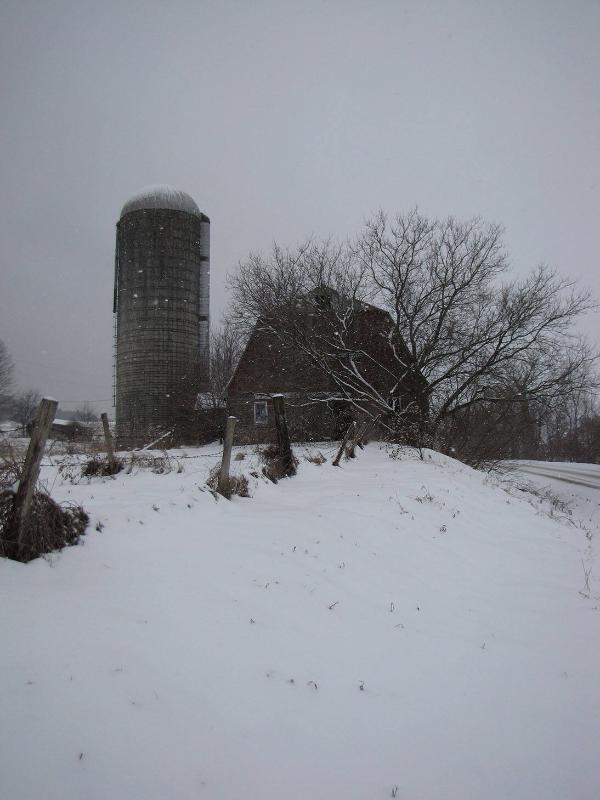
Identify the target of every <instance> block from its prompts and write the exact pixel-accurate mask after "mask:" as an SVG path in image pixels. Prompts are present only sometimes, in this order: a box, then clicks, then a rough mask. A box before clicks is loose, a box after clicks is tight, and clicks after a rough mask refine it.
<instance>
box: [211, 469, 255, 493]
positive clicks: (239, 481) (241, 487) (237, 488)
mask: <svg viewBox="0 0 600 800" xmlns="http://www.w3.org/2000/svg"><path fill="white" fill-rule="evenodd" d="M220 471H221V465H220V464H216V465H215V466H214V467H213V468H212V469H211V471H210V472H209V474H208V478H207V481H206V485H207V486H208V487H209V488H210V489H211V490H212V491H213V492H215V493H216V491H217V487H218V485H219V472H220ZM234 495H236V496H237V497H250V485H249V483H248V478H247V477H246V476H245V475H230V476H229V494H228V497H233V496H234Z"/></svg>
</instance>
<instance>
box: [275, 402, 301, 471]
mask: <svg viewBox="0 0 600 800" xmlns="http://www.w3.org/2000/svg"><path fill="white" fill-rule="evenodd" d="M273 411H274V413H275V428H276V429H277V446H278V448H279V458H280V459H281V466H282V470H283V473H284V474H285V475H288V476H289V475H295V474H296V465H295V463H294V455H293V453H292V446H291V444H290V435H289V433H288V427H287V421H286V418H285V402H284V399H283V395H282V394H274V395H273Z"/></svg>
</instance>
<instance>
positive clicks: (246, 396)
mask: <svg viewBox="0 0 600 800" xmlns="http://www.w3.org/2000/svg"><path fill="white" fill-rule="evenodd" d="M353 318H354V334H353V336H354V343H355V345H356V349H357V351H360V352H362V353H363V354H364V362H365V363H364V365H363V370H364V374H365V375H366V377H367V378H368V380H369V382H370V383H372V384H373V385H374V386H377V387H378V390H379V391H380V392H381V393H382V394H383V395H387V396H388V397H389V407H390V414H393V411H392V409H393V410H397V409H398V408H399V407H400V408H405V407H407V406H409V405H410V404H411V403H412V401H413V400H414V398H415V396H416V393H417V391H418V390H419V389H420V390H422V387H423V382H424V381H423V378H422V376H421V375H420V374H419V375H418V376H417V383H418V386H417V385H416V384H415V380H414V379H412V380H408V379H406V380H404V381H403V382H401V383H400V384H399V383H398V381H397V380H396V377H395V375H396V372H397V369H396V365H395V364H394V363H392V362H393V348H392V347H390V330H391V329H392V328H393V325H392V321H391V318H390V316H389V314H388V313H387V312H386V311H384V310H382V309H380V308H377V307H376V306H373V305H370V304H368V303H360V305H359V307H358V308H357V309H355V311H354V314H353ZM284 342H285V340H284V338H282V337H279V336H278V335H277V334H276V333H275V332H274V331H273V329H272V326H270V325H269V324H264V322H263V321H261V320H259V321H258V322H257V324H256V325H255V327H254V329H253V330H252V332H251V334H250V336H249V339H248V342H247V345H246V348H245V350H244V352H243V354H242V357H241V359H240V361H239V363H238V365H237V367H236V369H235V371H234V373H233V375H232V377H231V380H230V381H229V384H228V386H227V393H226V405H227V412H228V413H229V414H230V415H233V416H235V417H236V418H237V420H238V422H237V424H236V441H240V442H244V443H261V442H269V441H273V440H274V439H275V420H274V415H273V403H272V397H273V395H275V394H282V395H283V396H284V398H285V404H286V415H287V422H288V427H289V430H290V436H291V438H292V440H294V441H307V442H308V441H325V440H332V439H339V438H340V437H341V436H342V435H343V433H344V431H345V430H346V429H347V428H348V425H349V424H350V422H351V421H352V420H360V419H361V418H364V416H365V411H364V410H362V411H361V408H359V407H358V404H356V403H353V402H352V398H351V397H348V396H343V393H340V391H339V387H338V386H337V385H336V382H335V380H334V379H333V377H332V375H331V373H330V372H329V371H328V370H327V369H322V368H319V367H317V366H316V365H315V363H314V360H313V359H311V358H310V357H307V356H306V355H304V354H303V353H301V352H299V350H298V348H296V347H294V346H293V345H288V344H286V343H284ZM398 344H399V343H398V342H397V343H396V350H397V346H398ZM400 344H402V343H400ZM402 346H403V345H402ZM360 405H361V406H362V409H365V410H367V411H369V412H370V413H372V414H373V415H375V413H379V411H378V410H376V409H375V408H372V409H371V408H368V405H369V404H368V403H366V404H365V403H364V402H363V403H362V404H360ZM384 416H385V415H384Z"/></svg>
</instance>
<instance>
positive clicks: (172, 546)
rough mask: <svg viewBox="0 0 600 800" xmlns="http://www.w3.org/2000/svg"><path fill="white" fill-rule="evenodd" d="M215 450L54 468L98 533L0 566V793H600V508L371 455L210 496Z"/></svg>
mask: <svg viewBox="0 0 600 800" xmlns="http://www.w3.org/2000/svg"><path fill="white" fill-rule="evenodd" d="M217 449H218V448H216V447H215V446H210V447H206V448H202V449H198V450H188V451H186V452H185V453H182V452H181V451H178V452H177V453H175V454H172V456H173V458H172V459H171V462H172V466H174V467H175V468H173V469H171V471H169V472H167V473H165V474H154V473H153V472H151V471H149V470H147V469H141V468H134V470H133V471H132V473H131V474H121V475H119V476H117V477H116V478H115V479H114V480H113V479H101V478H94V479H91V480H88V479H85V480H79V481H78V478H77V474H78V472H77V469H76V468H75V467H73V468H72V469H71V470H67V471H66V472H63V473H62V474H59V473H58V469H57V466H56V464H55V465H54V466H50V465H49V466H46V467H44V471H43V478H44V480H45V481H46V482H47V484H48V486H49V488H50V489H51V491H52V495H53V496H54V497H55V498H56V499H58V500H61V501H62V500H71V501H76V502H79V503H81V504H83V506H84V507H85V508H86V510H87V511H88V513H89V514H90V516H91V523H90V527H89V529H88V534H87V535H86V536H85V538H84V540H83V542H82V545H80V546H77V547H73V548H69V549H67V550H64V551H63V552H62V553H59V554H56V555H53V556H51V557H48V558H46V559H38V560H36V561H34V562H31V563H29V564H25V565H23V564H18V563H15V562H8V561H6V560H2V561H0V603H1V608H2V613H1V615H0V616H1V620H0V625H1V629H0V630H1V633H0V635H1V642H2V659H1V674H0V705H1V708H0V713H1V719H2V725H1V738H0V797H2V798H6V800H38V799H39V800H42V799H43V800H108V799H110V800H166V799H167V798H177V800H192V799H193V800H201V798H210V799H211V800H213V799H214V800H221V799H222V800H238V799H241V798H244V800H284V799H286V800H287V799H288V798H290V799H293V800H295V799H296V798H297V799H298V800H300V799H302V800H307V799H308V798H311V800H314V799H316V800H319V799H320V798H323V800H326V799H327V800H333V799H334V798H335V800H338V799H339V800H342V798H343V799H344V800H354V799H355V798H356V800H359V799H360V800H376V798H389V797H397V798H403V799H405V800H443V799H445V798H448V799H450V798H451V799H452V800H469V799H470V798H481V799H482V800H500V798H502V799H503V800H504V799H506V800H508V799H509V798H510V800H534V799H535V800H551V799H554V798H556V800H559V798H560V800H597V798H598V797H600V758H599V757H598V753H599V752H600V751H599V742H600V581H599V580H598V575H599V574H600V570H598V568H597V566H596V565H595V563H594V559H595V556H596V542H597V541H598V534H597V533H595V532H596V531H597V530H598V525H599V523H600V513H599V512H600V492H596V491H595V490H593V489H586V488H585V487H578V486H576V485H567V484H562V486H561V487H559V491H561V492H565V493H567V494H569V495H570V496H571V497H570V500H571V501H572V508H571V509H570V510H569V509H568V508H567V507H566V505H564V503H563V502H557V501H556V500H553V499H552V498H551V497H550V496H548V497H547V498H546V499H541V500H540V499H539V498H537V497H535V496H534V495H531V494H527V493H524V492H522V491H521V489H520V488H519V485H520V484H521V483H523V480H521V478H520V477H519V476H515V475H513V476H512V477H510V478H507V479H506V480H504V481H501V480H499V479H497V478H488V477H486V476H485V475H484V474H482V473H478V472H475V471H473V470H471V469H469V468H468V467H465V466H464V465H462V464H460V463H458V462H456V461H453V460H451V459H448V458H445V457H443V456H440V455H438V454H435V453H431V454H428V455H427V458H426V460H425V461H420V460H419V459H418V458H416V457H415V456H413V455H411V454H406V455H405V456H404V457H403V458H402V459H401V460H392V459H390V458H389V456H388V455H387V454H386V452H385V451H384V450H382V449H380V448H379V446H378V445H376V444H371V445H369V447H368V448H367V449H366V451H365V452H361V453H359V455H358V458H357V459H355V460H354V461H351V462H345V463H344V464H343V466H342V468H340V469H336V468H334V467H332V466H331V465H330V464H329V463H327V464H323V465H317V464H313V463H309V462H308V461H306V460H304V459H302V458H301V460H300V467H299V474H298V476H297V477H296V478H293V479H290V480H284V481H281V482H280V483H279V484H277V485H273V484H271V483H268V482H266V481H264V480H263V479H261V478H252V477H251V485H250V488H251V493H252V498H250V499H243V498H234V499H233V500H232V501H231V502H228V501H226V500H223V499H219V500H218V501H217V500H215V498H214V497H213V496H212V494H210V493H209V492H208V491H206V489H205V486H204V484H205V480H206V477H207V474H208V470H209V468H210V467H211V466H213V465H214V464H215V463H217V460H218V457H217ZM247 452H248V455H247V456H246V458H245V459H244V460H239V461H234V462H233V465H235V468H236V470H238V471H243V472H244V473H245V474H246V475H249V473H250V472H251V471H255V470H256V468H257V465H256V463H255V460H256V457H255V456H254V455H253V454H252V453H251V451H250V450H248V451H247ZM302 452H303V451H302V449H298V450H297V454H298V455H299V456H301V455H302ZM211 454H214V455H211ZM327 454H328V455H330V454H329V453H327ZM183 456H185V458H184V457H183ZM190 456H192V457H190ZM177 459H178V460H179V464H180V467H179V468H180V469H182V470H183V471H181V472H180V471H178V469H177V466H176V462H177ZM257 474H259V473H258V472H257ZM529 479H532V478H531V476H528V480H529ZM532 480H534V481H538V486H545V485H546V484H547V483H548V482H547V481H545V479H542V478H533V479H532ZM73 481H74V482H73ZM542 493H543V491H542ZM582 493H583V494H582ZM586 493H587V494H586ZM564 499H569V498H566V497H565V498H564ZM590 570H591V572H590Z"/></svg>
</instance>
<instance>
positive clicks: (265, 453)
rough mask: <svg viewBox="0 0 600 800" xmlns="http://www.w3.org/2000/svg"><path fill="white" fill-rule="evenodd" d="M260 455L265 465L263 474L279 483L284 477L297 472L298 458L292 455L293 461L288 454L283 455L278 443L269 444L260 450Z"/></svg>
mask: <svg viewBox="0 0 600 800" xmlns="http://www.w3.org/2000/svg"><path fill="white" fill-rule="evenodd" d="M259 456H260V459H261V461H262V462H263V464H264V466H263V468H262V472H263V475H264V476H265V477H267V478H268V479H269V480H270V481H272V482H273V483H277V481H280V480H281V479H282V478H290V477H292V475H295V474H296V467H297V466H298V459H297V458H296V456H294V455H292V457H291V462H290V460H289V458H287V457H286V456H282V455H281V454H280V452H279V447H278V446H277V445H276V444H270V445H267V447H263V448H262V449H261V450H259Z"/></svg>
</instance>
